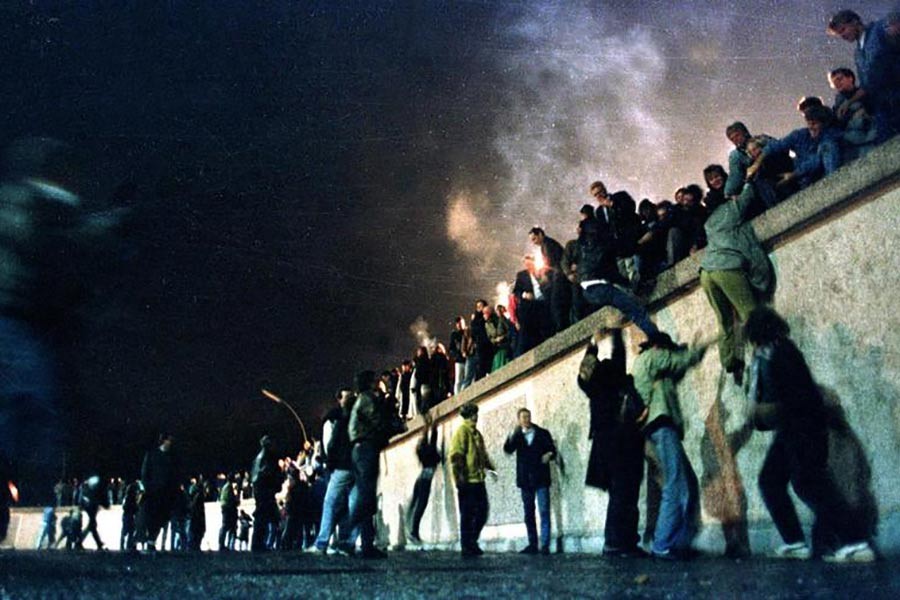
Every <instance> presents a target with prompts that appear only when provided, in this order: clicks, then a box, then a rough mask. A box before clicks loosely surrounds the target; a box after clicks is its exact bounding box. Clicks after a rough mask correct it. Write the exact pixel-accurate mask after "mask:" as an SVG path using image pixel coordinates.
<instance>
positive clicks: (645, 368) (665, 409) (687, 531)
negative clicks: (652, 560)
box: [634, 333, 708, 560]
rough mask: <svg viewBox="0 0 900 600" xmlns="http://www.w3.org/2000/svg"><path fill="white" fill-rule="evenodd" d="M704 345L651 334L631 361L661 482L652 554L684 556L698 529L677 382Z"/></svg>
mask: <svg viewBox="0 0 900 600" xmlns="http://www.w3.org/2000/svg"><path fill="white" fill-rule="evenodd" d="M707 346H708V344H702V345H699V346H697V347H696V348H694V349H688V348H686V347H684V346H678V345H676V344H675V343H674V342H673V341H672V338H670V337H669V336H668V335H667V334H665V333H658V334H656V335H653V336H650V337H649V339H648V340H647V341H646V342H644V343H642V344H641V353H640V355H638V357H637V358H636V359H635V361H634V386H635V388H637V391H638V393H640V395H641V397H642V398H643V400H644V403H645V404H646V409H645V416H643V418H642V419H639V421H643V422H644V423H645V425H644V435H645V436H647V437H648V438H649V440H650V442H651V443H652V444H653V449H654V450H655V451H656V456H657V458H658V459H659V463H660V464H661V465H662V470H663V475H664V481H663V486H662V500H661V502H660V507H659V516H658V517H657V520H656V529H655V533H654V537H653V545H652V547H651V552H652V554H653V556H655V557H657V558H662V559H667V560H683V559H686V558H689V556H690V550H691V542H692V541H693V539H694V535H695V534H696V532H697V528H696V523H697V518H698V516H699V509H700V507H699V498H700V491H699V488H698V485H697V476H696V475H695V474H694V469H693V468H692V467H691V463H690V461H688V457H687V455H686V454H685V453H684V448H683V447H682V445H681V440H682V439H683V438H684V419H683V417H682V415H681V407H680V406H679V404H678V394H677V391H676V385H677V382H678V380H680V379H681V378H682V377H684V374H685V373H686V372H687V370H688V369H689V368H690V367H692V366H694V365H696V364H697V363H699V362H700V361H701V360H702V359H703V355H704V354H705V353H706V348H707Z"/></svg>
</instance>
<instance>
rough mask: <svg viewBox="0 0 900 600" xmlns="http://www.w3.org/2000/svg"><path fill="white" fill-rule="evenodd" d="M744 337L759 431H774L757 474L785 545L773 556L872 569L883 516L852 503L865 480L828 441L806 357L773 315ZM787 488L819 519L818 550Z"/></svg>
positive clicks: (759, 319) (825, 416) (762, 315)
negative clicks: (854, 490)
mask: <svg viewBox="0 0 900 600" xmlns="http://www.w3.org/2000/svg"><path fill="white" fill-rule="evenodd" d="M744 329H745V332H746V334H747V339H748V340H749V341H750V343H751V344H752V345H753V348H754V352H753V362H752V363H751V368H750V391H749V396H750V398H749V399H750V402H751V406H753V408H754V410H753V421H754V425H755V426H756V428H757V429H760V430H763V431H767V430H774V431H775V438H774V439H773V440H772V445H771V446H770V447H769V451H768V453H767V454H766V458H765V461H764V462H763V466H762V470H761V471H760V473H759V487H760V490H761V492H762V496H763V500H764V501H765V503H766V508H767V509H768V510H769V514H770V515H771V516H772V520H773V521H774V522H775V527H776V528H777V529H778V533H779V534H780V535H781V538H782V540H783V541H784V544H783V545H782V546H780V547H779V548H778V549H777V550H776V551H775V555H776V556H778V557H780V558H793V559H806V558H809V557H810V556H812V554H813V552H814V551H815V552H816V553H819V554H822V558H824V559H825V560H826V561H829V562H872V561H873V560H875V558H876V555H875V550H874V548H873V547H872V546H871V544H870V543H869V540H871V539H872V538H873V537H874V535H875V529H876V525H877V521H878V515H877V509H876V508H874V506H873V505H874V502H871V503H869V502H854V501H853V500H852V499H851V496H852V494H848V493H847V492H848V489H850V488H853V487H855V486H859V485H860V484H861V483H862V482H861V481H859V479H861V478H859V477H852V475H851V473H849V472H847V469H846V467H847V465H848V464H849V463H850V462H851V461H847V460H846V459H845V458H844V457H841V456H840V447H839V446H838V445H837V444H836V443H835V440H833V439H829V429H830V423H829V421H831V420H832V419H831V418H830V416H829V411H828V409H827V407H826V405H825V402H824V398H823V397H822V393H821V392H820V390H819V387H818V386H817V385H816V383H815V381H814V380H813V377H812V373H810V370H809V366H808V365H807V364H806V360H805V359H804V357H803V354H802V353H801V352H800V349H799V348H797V346H796V345H795V344H794V342H793V341H792V340H791V339H790V337H789V334H790V328H789V327H788V324H787V323H786V322H785V321H784V319H782V318H781V317H780V316H779V315H778V314H777V313H776V312H775V311H774V310H772V309H770V308H768V307H759V308H757V309H755V310H754V311H753V312H751V313H750V317H749V318H748V319H747V324H746V325H745V327H744ZM829 463H836V464H838V465H840V466H841V467H842V468H841V469H834V468H833V467H831V466H830V465H829ZM788 484H790V485H791V487H792V488H793V489H794V492H795V493H796V494H797V497H799V498H800V499H801V500H802V501H803V502H804V503H805V504H806V505H807V506H809V508H810V509H811V510H812V512H813V514H814V515H815V522H814V524H813V535H812V537H813V548H812V549H811V548H810V547H809V545H807V543H806V541H805V539H804V535H803V529H802V528H801V526H800V520H799V519H798V518H797V511H796V509H795V508H794V503H793V501H792V500H791V497H790V495H789V494H788Z"/></svg>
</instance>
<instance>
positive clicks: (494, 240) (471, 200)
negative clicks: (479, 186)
mask: <svg viewBox="0 0 900 600" xmlns="http://www.w3.org/2000/svg"><path fill="white" fill-rule="evenodd" d="M491 214H492V208H491V205H490V201H489V200H488V197H487V194H485V193H474V192H471V191H469V190H460V191H457V192H454V193H453V194H451V195H450V198H448V203H447V236H448V237H449V238H450V240H452V241H453V242H454V243H455V244H456V246H457V248H458V249H459V250H460V252H462V253H463V254H464V255H465V256H466V258H467V259H468V263H469V265H470V266H471V268H472V274H473V275H474V276H475V277H476V278H478V277H485V276H488V275H489V273H490V271H491V269H492V268H493V267H495V265H496V262H497V259H498V257H499V255H500V253H501V251H502V250H503V246H502V244H501V242H500V239H499V238H498V231H497V229H496V228H494V227H492V226H491V224H492V223H495V222H496V221H494V220H493V219H491V218H486V217H489V215H491Z"/></svg>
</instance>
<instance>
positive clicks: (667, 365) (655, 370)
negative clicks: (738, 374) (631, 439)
mask: <svg viewBox="0 0 900 600" xmlns="http://www.w3.org/2000/svg"><path fill="white" fill-rule="evenodd" d="M704 352H705V350H690V349H678V350H670V349H666V348H649V349H647V350H644V351H643V352H641V353H640V354H639V355H638V357H637V358H636V359H635V361H634V367H633V369H632V371H633V373H634V387H635V388H636V389H637V391H638V393H639V394H640V395H641V398H642V399H643V400H644V404H645V405H646V406H647V410H648V411H649V412H648V414H647V420H646V422H645V423H644V429H645V430H646V429H647V428H648V427H650V426H651V425H652V424H653V422H654V421H656V420H658V419H661V418H663V419H668V420H670V421H671V423H672V425H674V426H675V428H676V429H677V430H678V433H679V435H680V436H681V437H684V418H683V417H682V415H681V406H679V404H678V391H677V389H676V385H677V383H678V380H679V379H681V378H682V377H683V376H684V374H685V373H686V372H687V370H688V369H689V368H690V367H692V366H693V365H695V364H697V363H699V362H700V360H701V359H702V358H703V354H704Z"/></svg>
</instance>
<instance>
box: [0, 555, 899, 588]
mask: <svg viewBox="0 0 900 600" xmlns="http://www.w3.org/2000/svg"><path fill="white" fill-rule="evenodd" d="M898 566H900V560H898V559H897V558H891V559H888V560H885V561H881V562H878V563H874V564H868V565H830V564H825V563H821V562H782V561H777V560H771V559H763V558H754V559H751V560H744V561H731V560H726V559H722V558H700V559H697V560H694V561H692V562H690V563H681V564H675V563H666V562H659V561H653V560H627V559H614V560H613V559H603V558H601V557H599V556H596V555H586V554H560V555H553V556H549V557H530V556H519V555H516V554H495V555H486V556H484V557H482V558H479V559H471V560H465V561H464V560H462V559H461V558H459V557H458V555H456V554H454V553H446V552H427V553H426V552H395V553H391V555H390V557H389V558H388V559H387V560H381V561H363V560H361V559H354V558H346V557H339V556H327V557H326V556H318V555H309V554H294V555H287V556H285V555H269V556H251V555H249V554H246V553H242V554H231V555H217V554H212V553H205V554H202V555H186V554H181V555H168V554H161V555H159V556H156V557H152V556H141V555H124V554H120V553H114V552H111V553H97V552H83V553H67V552H62V551H55V552H27V551H26V552H22V551H5V552H0V599H4V600H5V599H6V598H36V597H41V598H187V597H203V598H226V597H232V598H249V599H252V600H258V599H260V598H275V597H278V598H288V597H309V598H341V599H343V600H355V599H356V598H429V599H434V598H492V599H500V598H516V599H517V600H531V599H532V598H554V599H565V598H606V597H615V598H623V597H625V598H692V599H693V598H797V597H814V598H853V597H855V598H856V599H858V600H864V599H865V600H868V599H869V598H900V569H898Z"/></svg>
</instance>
